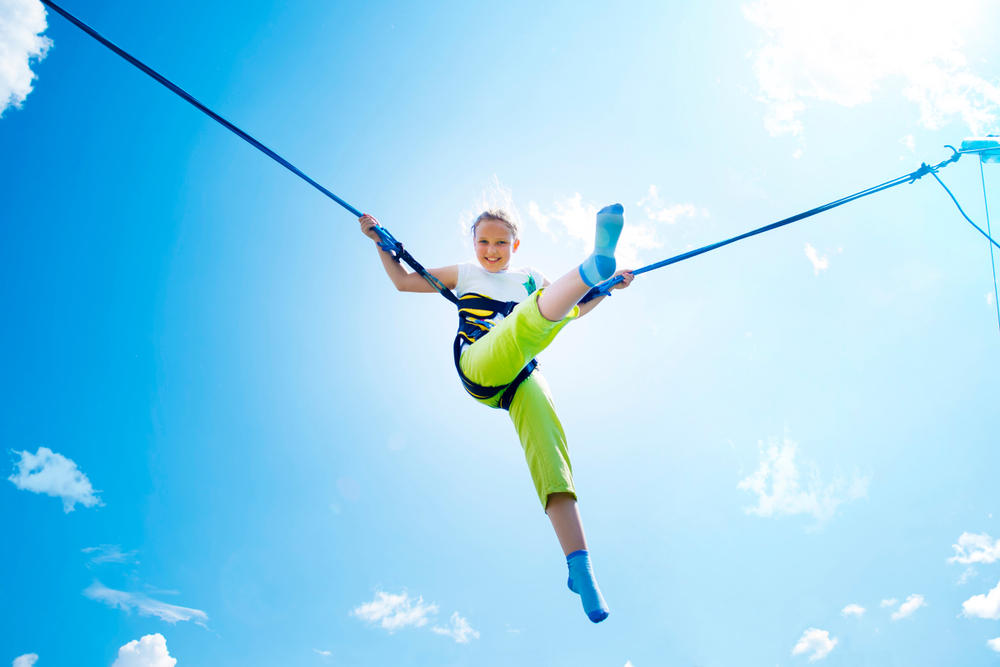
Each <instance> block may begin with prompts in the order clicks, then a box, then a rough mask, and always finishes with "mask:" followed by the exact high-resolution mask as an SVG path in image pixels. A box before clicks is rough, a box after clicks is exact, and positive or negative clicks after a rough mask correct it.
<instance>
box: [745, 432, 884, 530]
mask: <svg viewBox="0 0 1000 667" xmlns="http://www.w3.org/2000/svg"><path fill="white" fill-rule="evenodd" d="M797 452H798V445H797V444H796V443H795V442H793V441H791V440H789V439H788V438H787V437H786V438H785V439H784V441H783V442H782V443H780V444H779V443H777V442H775V441H773V440H772V441H771V442H770V444H768V446H767V447H765V446H764V444H763V442H762V443H760V465H759V466H758V468H757V470H756V472H754V473H753V474H752V475H749V476H748V477H746V478H745V479H743V480H742V481H741V482H740V483H739V484H738V485H737V488H739V489H741V490H743V491H749V492H751V493H754V494H756V495H757V504H756V505H755V506H753V507H747V508H745V509H746V512H747V513H748V514H756V515H758V516H762V517H771V516H780V515H794V514H809V515H812V516H813V517H815V518H816V519H818V520H820V521H824V520H826V519H829V518H831V517H832V516H833V515H834V514H835V513H836V511H837V508H838V507H839V506H840V505H841V504H842V503H844V502H847V501H850V500H856V499H858V498H863V497H865V496H866V495H867V493H868V483H869V479H868V478H867V477H862V476H860V475H858V474H855V475H854V476H853V478H852V479H851V480H850V481H849V482H848V481H847V480H844V479H841V478H839V477H838V478H835V479H834V480H833V481H832V482H824V481H823V480H822V479H821V477H820V474H819V471H818V469H817V468H816V466H815V465H813V464H811V463H808V462H803V463H801V465H800V464H799V463H798V462H797V461H796V455H797ZM803 470H805V473H803Z"/></svg>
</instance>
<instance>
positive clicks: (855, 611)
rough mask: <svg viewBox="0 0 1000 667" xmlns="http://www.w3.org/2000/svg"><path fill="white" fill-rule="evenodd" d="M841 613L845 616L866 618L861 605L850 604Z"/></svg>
mask: <svg viewBox="0 0 1000 667" xmlns="http://www.w3.org/2000/svg"><path fill="white" fill-rule="evenodd" d="M840 613H841V614H843V615H844V616H859V617H860V616H864V615H865V608H864V607H862V606H861V605H859V604H849V605H847V606H846V607H844V608H843V609H841V610H840Z"/></svg>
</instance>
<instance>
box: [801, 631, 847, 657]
mask: <svg viewBox="0 0 1000 667" xmlns="http://www.w3.org/2000/svg"><path fill="white" fill-rule="evenodd" d="M836 645H837V639H836V638H834V639H830V633H829V632H828V631H827V630H820V629H818V628H809V629H808V630H806V631H805V632H804V633H802V637H801V639H799V642H798V643H797V644H796V645H795V648H793V649H792V655H802V654H803V653H812V655H810V656H809V662H815V661H817V660H822V659H823V658H825V657H826V656H828V655H830V651H832V650H833V647H835V646H836Z"/></svg>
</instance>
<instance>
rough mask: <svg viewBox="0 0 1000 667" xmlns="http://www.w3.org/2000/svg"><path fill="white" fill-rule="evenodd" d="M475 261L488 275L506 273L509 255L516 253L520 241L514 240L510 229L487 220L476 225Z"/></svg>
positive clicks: (497, 222)
mask: <svg viewBox="0 0 1000 667" xmlns="http://www.w3.org/2000/svg"><path fill="white" fill-rule="evenodd" d="M475 245H476V259H478V260H479V264H480V266H482V267H483V268H484V269H486V270H487V271H489V272H490V273H497V272H499V271H506V270H507V267H508V266H510V256H511V254H513V253H515V252H517V248H518V246H519V245H521V241H520V240H518V239H515V238H514V233H513V232H512V231H511V230H510V227H508V226H507V225H505V224H504V223H502V222H500V221H499V220H492V219H490V218H487V219H485V220H481V221H480V222H479V224H478V225H476V238H475Z"/></svg>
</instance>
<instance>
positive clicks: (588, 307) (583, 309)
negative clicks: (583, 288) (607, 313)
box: [577, 295, 607, 317]
mask: <svg viewBox="0 0 1000 667" xmlns="http://www.w3.org/2000/svg"><path fill="white" fill-rule="evenodd" d="M605 298H607V295H602V296H599V297H596V298H594V299H591V300H590V301H588V302H587V303H579V304H577V306H579V308H580V315H579V317H583V316H584V315H586V314H587V313H589V312H590V311H592V310H593V309H594V308H596V307H597V304H599V303H600V302H602V301H604V299H605Z"/></svg>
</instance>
